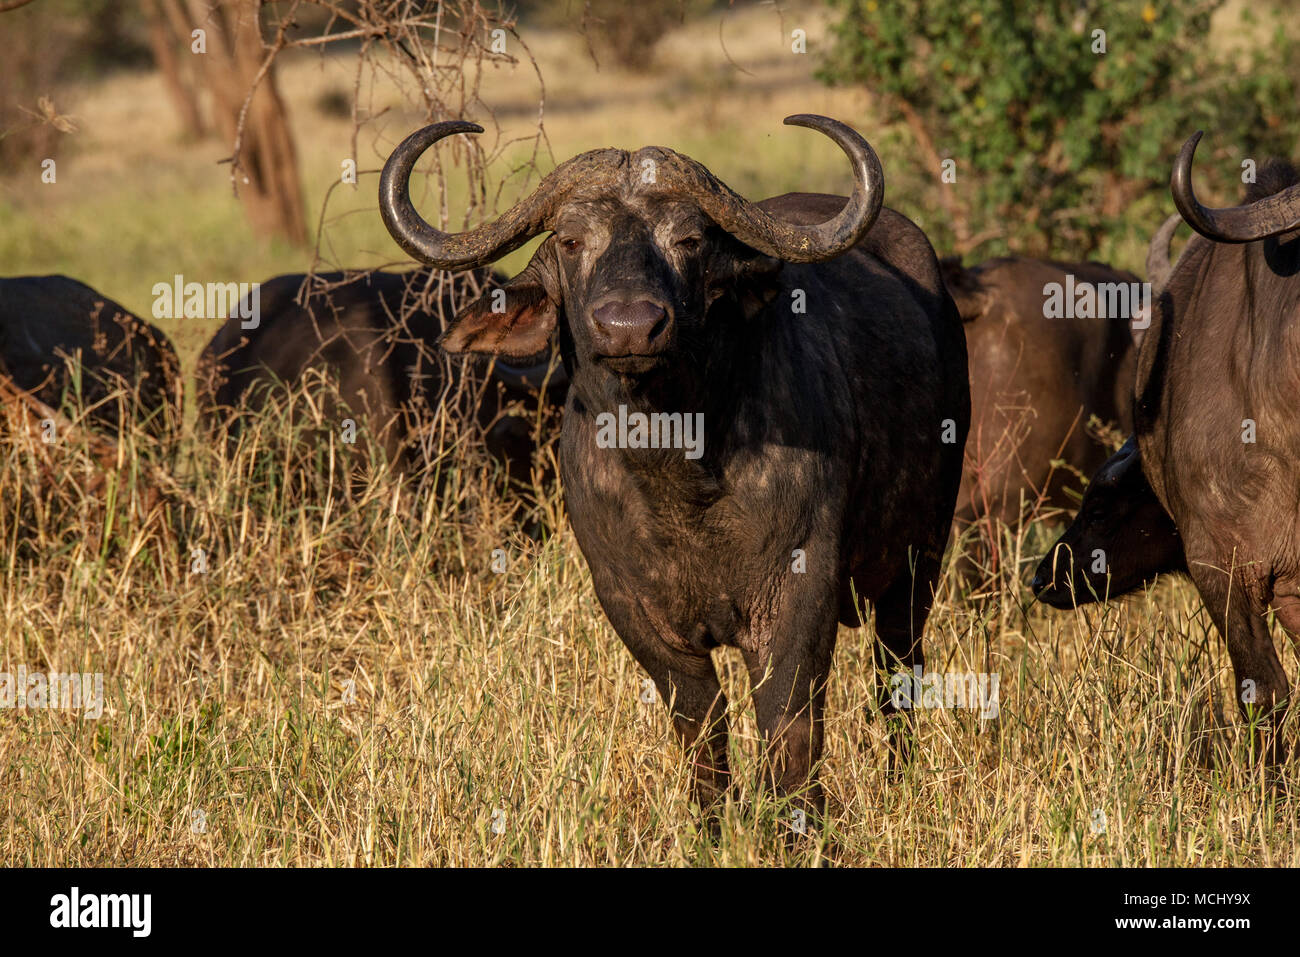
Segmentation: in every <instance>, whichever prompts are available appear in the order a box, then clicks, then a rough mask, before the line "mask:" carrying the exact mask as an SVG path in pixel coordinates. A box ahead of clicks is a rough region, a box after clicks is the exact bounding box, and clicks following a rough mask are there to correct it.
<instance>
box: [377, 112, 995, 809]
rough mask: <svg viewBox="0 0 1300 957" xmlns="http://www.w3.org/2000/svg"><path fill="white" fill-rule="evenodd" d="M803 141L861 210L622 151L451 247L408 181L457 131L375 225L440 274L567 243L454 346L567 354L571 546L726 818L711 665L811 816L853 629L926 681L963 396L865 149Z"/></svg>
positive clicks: (555, 183) (408, 151)
mask: <svg viewBox="0 0 1300 957" xmlns="http://www.w3.org/2000/svg"><path fill="white" fill-rule="evenodd" d="M785 122H786V123H787V124H789V125H795V126H803V127H808V128H811V129H814V130H818V131H820V132H821V133H824V134H825V135H826V136H828V137H830V139H832V140H833V141H834V142H835V143H836V144H838V145H839V147H840V148H841V149H842V150H843V151H844V153H845V154H846V155H847V156H848V158H849V160H850V161H851V164H852V168H853V172H854V180H855V182H854V188H853V193H852V195H851V196H850V197H849V198H848V200H847V201H846V200H845V199H844V198H843V197H840V196H827V195H819V194H805V193H790V194H786V195H783V196H778V197H775V198H772V199H768V200H765V201H763V202H759V203H755V202H750V201H748V200H745V199H743V198H742V197H740V196H738V195H737V194H736V193H734V192H733V191H732V190H731V189H729V188H728V187H727V186H726V185H725V184H724V183H722V182H721V181H720V180H719V179H717V178H716V177H715V176H714V175H713V174H712V173H711V172H710V171H709V170H708V169H706V168H705V167H704V166H702V165H700V164H699V163H697V162H695V161H694V160H692V159H690V158H688V157H686V156H682V155H680V154H678V153H675V152H673V151H671V150H667V149H663V148H660V147H645V148H642V149H640V150H637V151H636V152H627V151H624V150H619V149H602V150H595V151H592V152H589V153H583V154H581V155H579V156H577V157H574V158H573V159H570V160H569V161H567V162H565V163H563V164H561V165H560V166H559V167H558V168H557V169H556V170H554V171H553V172H552V173H550V174H549V175H548V176H547V177H546V178H545V179H544V180H543V181H542V183H541V184H540V185H539V187H538V188H537V190H536V191H535V192H534V193H533V194H532V195H531V196H529V197H528V198H526V199H524V200H522V201H521V202H520V203H518V204H517V205H516V206H514V207H513V208H512V209H510V210H509V211H508V212H507V213H505V214H504V215H503V216H501V217H500V218H499V219H497V220H496V221H494V222H491V223H488V224H486V225H484V226H482V227H480V228H478V229H475V230H472V231H470V232H466V233H459V234H454V235H449V234H446V233H443V232H441V231H439V230H437V229H435V228H434V227H432V226H431V225H429V224H428V223H427V222H425V221H424V220H423V219H422V218H421V217H420V215H419V213H418V212H417V211H416V210H415V208H414V206H413V205H412V203H411V200H410V195H409V179H410V175H411V170H412V167H413V166H414V164H415V161H416V159H417V158H418V157H419V156H420V155H421V154H422V153H424V151H425V150H427V149H428V148H429V147H430V146H432V145H433V144H434V143H436V142H437V141H438V140H440V139H442V138H443V137H445V136H448V135H450V134H453V133H481V132H482V128H481V127H479V126H477V125H476V124H473V123H467V122H459V121H453V122H444V123H437V124H434V125H432V126H429V127H426V128H425V129H423V130H420V131H418V132H416V133H414V134H412V135H411V136H409V137H408V138H407V139H406V140H405V141H403V142H402V143H401V144H400V145H399V146H398V147H397V149H396V150H395V151H394V152H393V154H392V156H391V157H389V160H388V162H387V164H386V165H385V167H384V173H383V176H382V178H381V181H380V209H381V212H382V214H383V217H384V222H385V224H386V225H387V227H388V230H389V232H390V233H392V235H393V236H394V238H395V239H396V240H397V242H398V244H399V245H400V246H401V247H402V248H403V249H405V250H406V251H407V252H408V253H410V254H411V255H413V256H415V257H416V258H417V259H419V260H421V261H423V262H425V263H428V264H430V265H433V266H436V267H438V268H442V269H464V268H468V267H471V266H477V265H482V264H485V263H489V262H492V261H494V260H496V259H497V258H498V257H500V256H501V255H503V254H504V253H506V252H507V251H509V250H512V249H515V248H518V247H519V246H520V245H522V244H523V243H524V242H526V241H527V240H528V239H529V238H530V237H532V236H536V235H539V234H541V233H544V232H550V234H551V235H550V236H549V237H547V239H546V240H545V241H544V242H543V243H542V244H541V246H540V247H539V248H538V250H537V252H536V253H535V255H534V256H533V258H532V260H531V262H529V264H528V266H527V267H526V268H525V269H524V270H523V272H521V273H520V274H519V275H518V276H516V277H515V278H514V279H513V280H511V281H510V282H509V283H507V284H506V286H505V290H506V296H505V301H504V303H497V304H496V305H498V306H501V307H502V308H498V309H495V310H494V309H493V305H494V303H493V302H492V301H491V297H484V298H483V299H480V300H479V301H478V302H476V303H474V304H473V305H471V306H469V307H468V308H467V309H465V310H463V311H462V312H461V313H460V314H459V315H458V316H457V317H456V321H455V322H454V324H453V325H452V327H451V328H450V329H449V330H448V331H447V334H446V336H445V337H444V339H443V345H444V347H445V348H446V349H448V350H449V351H451V352H485V353H492V354H502V355H507V356H513V355H526V354H530V353H533V352H535V351H537V350H538V349H541V348H543V347H545V346H546V344H547V342H548V341H549V340H550V338H551V336H552V334H553V333H558V336H559V342H560V349H561V355H562V357H563V361H564V365H565V368H566V369H567V371H568V374H569V380H570V389H569V395H568V401H567V403H566V405H565V410H564V424H563V428H562V431H561V436H560V450H561V454H560V471H561V475H562V477H563V484H564V493H565V499H566V504H567V506H568V513H569V517H570V521H571V523H572V525H573V530H574V533H575V536H576V538H577V541H578V545H579V547H580V548H581V549H582V552H583V555H584V556H585V557H586V559H587V563H588V565H589V566H590V568H591V574H592V579H593V582H594V585H595V589H596V595H597V597H598V598H599V600H600V603H601V607H602V608H603V609H604V611H605V614H606V615H607V616H608V617H609V620H610V622H611V623H612V624H613V626H614V629H615V631H616V632H617V633H618V635H619V637H620V638H621V639H622V640H623V642H624V644H625V645H626V646H627V647H628V649H629V650H630V651H631V652H632V654H633V655H634V656H635V657H636V659H637V661H639V662H640V663H641V665H642V666H643V667H644V668H645V669H646V670H647V671H648V672H649V673H650V675H651V677H652V678H653V679H654V681H655V684H656V685H657V687H658V689H659V693H660V695H661V696H662V698H663V699H664V701H666V702H668V703H669V706H670V709H671V713H672V718H673V723H674V726H675V728H676V730H677V732H678V734H679V735H680V737H681V739H682V741H683V742H684V743H685V744H687V745H688V746H693V747H692V748H691V750H692V752H693V755H694V760H693V761H692V767H693V772H694V773H693V780H694V787H693V793H694V796H695V798H696V800H697V801H699V802H700V803H701V804H703V805H711V804H712V803H713V802H714V801H715V800H717V799H718V798H719V797H720V796H722V795H723V794H724V793H725V792H726V790H727V789H728V785H729V781H730V777H729V772H728V768H727V757H726V754H727V745H726V736H727V730H726V707H727V702H726V699H725V697H724V696H723V692H722V689H721V687H720V686H719V683H718V677H717V674H716V672H715V670H714V666H713V661H712V659H711V657H710V650H711V649H712V648H714V647H716V646H718V645H728V646H732V647H735V648H738V649H739V650H740V653H741V654H742V655H743V657H744V660H745V664H746V666H747V669H748V671H749V674H750V679H751V684H752V687H753V695H754V701H755V706H756V711H757V719H758V724H759V727H760V728H761V730H762V733H763V735H764V737H765V739H766V740H767V742H768V747H767V751H766V757H767V761H768V767H769V769H770V772H771V775H772V778H773V783H774V784H775V787H776V789H777V791H778V793H781V794H788V795H791V796H793V797H794V799H795V800H796V801H797V802H798V803H799V805H800V807H799V808H798V810H800V811H803V810H806V809H812V810H814V811H815V810H816V809H817V808H819V807H820V806H821V791H820V788H819V786H818V785H817V784H816V782H815V780H813V774H812V772H813V770H814V767H815V765H816V763H817V761H818V759H819V757H820V755H821V751H822V715H823V710H824V704H825V694H826V680H827V675H828V673H829V671H830V666H831V658H832V653H833V651H834V647H835V639H836V630H837V625H838V624H839V623H841V622H842V623H845V624H849V625H857V624H859V623H860V622H861V621H862V620H863V619H862V608H861V605H860V600H861V599H866V600H869V601H871V602H872V603H873V604H874V606H875V615H876V618H875V621H876V632H877V636H878V638H879V642H878V644H877V649H876V654H877V661H878V663H879V665H880V667H881V668H882V669H884V668H888V667H890V666H896V665H901V666H902V667H903V668H904V669H911V668H912V666H913V665H916V666H918V667H919V666H921V665H922V663H923V657H922V653H921V633H922V628H923V626H924V624H925V620H926V617H927V615H928V614H929V610H930V605H931V602H932V589H933V587H934V583H935V579H936V578H937V576H938V573H939V567H940V561H941V558H942V553H943V549H944V545H945V543H946V541H947V538H948V532H949V527H950V525H951V522H952V512H953V503H954V502H955V500H956V496H957V484H958V482H959V481H960V478H961V459H962V446H963V444H964V442H965V439H966V431H967V427H968V424H969V415H970V396H969V386H968V382H967V377H966V344H965V339H964V337H963V335H962V332H961V320H960V317H959V316H958V314H957V310H956V307H955V306H954V305H953V303H952V299H951V298H950V297H949V295H948V293H947V291H946V290H945V289H944V285H943V279H942V277H941V276H940V274H939V264H938V261H937V259H936V258H935V254H934V250H933V248H932V247H931V246H930V243H929V241H928V240H927V239H926V237H925V235H924V234H923V233H922V232H921V231H920V230H919V229H918V228H917V227H916V226H915V225H913V224H912V223H911V222H910V221H909V220H907V219H905V218H904V217H903V216H901V215H899V214H897V213H895V212H893V211H892V210H887V209H882V198H883V188H884V181H883V179H884V178H883V174H882V172H881V168H880V163H879V160H878V159H877V158H876V155H875V153H874V152H873V150H872V149H871V147H870V146H869V145H868V144H867V142H866V141H865V140H864V139H862V137H861V136H859V135H858V134H857V133H856V132H855V131H854V130H852V129H850V128H849V127H847V126H845V125H844V124H842V123H839V122H837V121H835V120H831V119H827V118H825V117H821V116H813V115H799V116H792V117H788V118H787V119H786V121H785ZM882 692H883V694H882V697H883V698H884V702H882V703H883V705H884V709H885V710H888V698H889V692H888V688H886V687H884V686H883V685H882ZM805 785H807V787H806V788H805Z"/></svg>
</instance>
